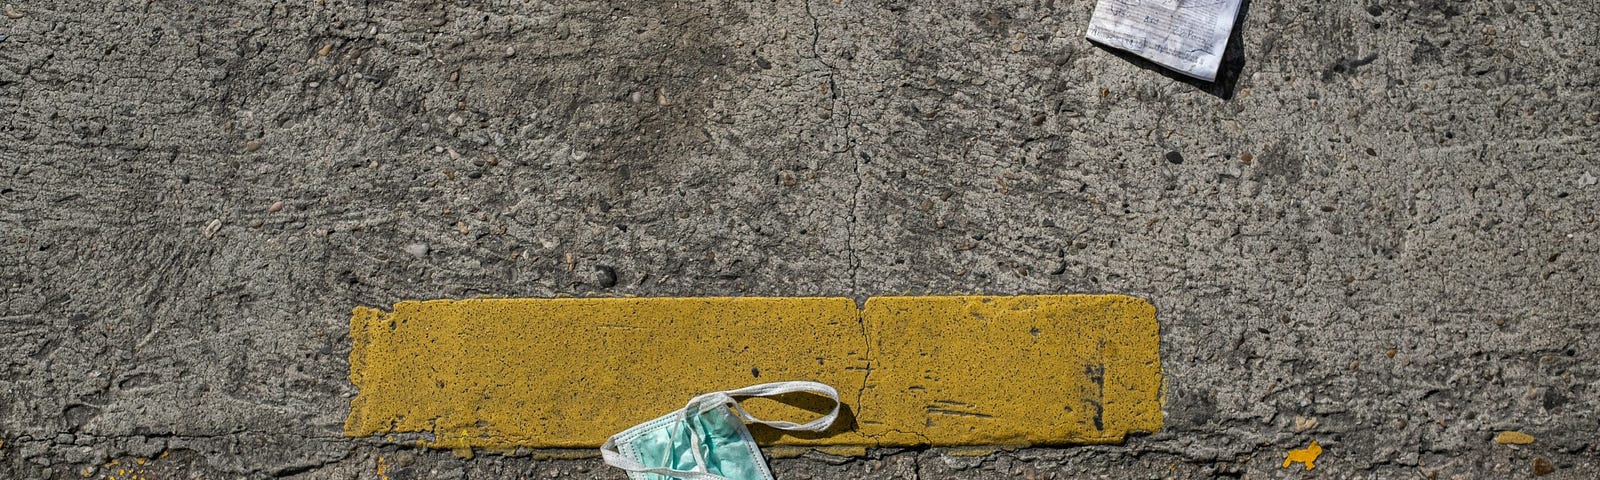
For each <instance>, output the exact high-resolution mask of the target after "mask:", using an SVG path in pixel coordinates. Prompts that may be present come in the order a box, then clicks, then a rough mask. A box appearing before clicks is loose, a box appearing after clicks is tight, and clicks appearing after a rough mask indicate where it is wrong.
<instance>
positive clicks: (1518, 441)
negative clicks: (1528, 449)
mask: <svg viewBox="0 0 1600 480" xmlns="http://www.w3.org/2000/svg"><path fill="white" fill-rule="evenodd" d="M1494 443H1498V444H1501V445H1527V444H1530V443H1533V435H1528V434H1526V433H1522V432H1519V431H1516V430H1507V431H1504V432H1500V434H1499V435H1495V436H1494Z"/></svg>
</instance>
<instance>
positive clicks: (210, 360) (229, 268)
mask: <svg viewBox="0 0 1600 480" xmlns="http://www.w3.org/2000/svg"><path fill="white" fill-rule="evenodd" d="M1091 9H1092V4H1091V3H1089V2H1076V3H1066V2H1056V1H1052V0H1037V1H1035V0H1029V1H1020V2H1006V3H972V2H953V1H934V2H908V1H902V0H879V1H856V0H843V1H840V2H833V1H829V0H813V1H810V2H804V3H759V2H748V3H747V2H732V1H709V2H696V3H663V2H567V1H561V2H551V3H519V4H516V5H490V4H483V3H474V2H454V3H445V2H429V1H406V2H382V3H359V2H357V3H351V2H344V1H340V0H329V1H326V2H320V1H319V2H302V3H292V2H260V1H249V0H247V1H242V2H214V1H200V2H187V3H173V2H85V1H76V0H46V1H37V2H13V3H12V4H10V5H8V6H7V7H6V9H5V15H4V16H3V18H0V35H4V38H3V39H0V338H3V339H4V341H0V384H3V386H4V388H0V442H3V443H0V472H4V473H6V474H7V475H6V476H7V477H9V478H30V479H31V478H68V477H71V478H83V476H84V472H86V471H87V472H89V473H88V476H90V477H95V478H101V477H109V476H117V477H118V478H122V477H123V476H127V475H126V474H121V475H119V474H118V471H119V469H120V470H130V469H135V470H140V471H143V472H146V473H147V475H145V476H148V477H151V478H168V477H173V478H217V477H227V478H262V477H272V476H281V477H290V478H305V479H311V478H380V471H381V476H386V477H389V478H503V477H539V478H621V477H620V476H619V475H617V474H616V473H615V472H613V471H610V470H607V469H605V468H603V467H602V466H601V465H600V464H599V462H598V461H597V460H594V459H562V458H557V457H561V454H560V452H554V453H552V452H527V453H526V454H518V455H511V456H498V455H480V456H477V457H475V458H471V459H461V458H457V457H455V456H454V455H452V454H451V453H450V452H438V451H429V450H419V449H414V448H407V447H401V446H397V445H394V444H391V443H388V442H385V441H384V440H383V439H345V438H342V437H340V435H339V431H340V424H341V422H342V419H343V417H344V415H345V414H346V412H347V409H348V402H349V398H350V396H351V395H352V394H353V393H354V392H353V391H352V387H351V386H350V385H349V383H348V382H347V381H346V375H347V374H348V371H347V369H348V365H347V364H346V363H345V355H346V354H347V353H348V351H349V348H350V347H349V344H348V342H347V340H346V334H347V333H348V332H347V331H346V330H347V324H346V323H345V322H346V320H347V319H348V312H349V309H350V308H351V307H352V306H355V305H387V304H391V303H394V302H395V301H398V300H405V299H426V298H459V297H470V296H476V295H507V296H551V295H556V294H580V295H582V294H606V295H651V296H666V295H684V296H688V295H713V294H714V295H843V296H851V297H855V298H865V297H868V296H875V295H892V294H951V293H976V292H987V293H995V294H1025V293H1071V292H1091V293H1092V292H1111V293H1125V294H1130V295H1135V296H1139V297H1142V298H1147V299H1149V300H1150V301H1151V302H1152V303H1154V304H1155V305H1156V306H1157V308H1158V309H1159V312H1160V313H1159V318H1160V320H1161V322H1162V326H1163V331H1162V334H1163V339H1162V342H1163V343H1162V354H1163V361H1164V363H1163V367H1164V369H1165V371H1166V375H1167V380H1168V397H1167V407H1166V408H1167V419H1168V422H1167V426H1166V428H1165V429H1164V430H1163V431H1162V432H1160V433H1157V434H1154V435H1150V436H1147V437H1141V438H1135V439H1131V440H1129V441H1128V442H1126V444H1124V445H1120V446H1093V447H1083V448H1066V449H1024V450H1017V451H999V452H990V453H987V454H984V452H951V451H945V450H889V449H882V450H873V451H871V452H869V454H868V456H867V457H866V458H859V459H853V458H837V457H830V456H826V455H820V454H807V455H803V456H800V457H797V458H782V459H777V460H774V467H775V470H776V472H777V474H778V475H779V477H780V478H784V479H807V478H810V479H843V478H951V477H959V478H1019V477H1020V478H1033V479H1044V478H1077V477H1087V476H1095V477H1107V478H1161V477H1170V478H1205V477H1217V476H1224V477H1250V478H1265V477H1274V478H1276V477H1282V476H1315V477H1318V478H1374V477H1375V478H1394V477H1422V478H1484V477H1494V478H1504V477H1527V476H1531V475H1533V470H1532V466H1533V465H1534V464H1535V463H1536V459H1539V458H1542V459H1545V460H1547V461H1548V462H1549V464H1550V465H1551V466H1552V467H1553V468H1554V471H1553V472H1552V473H1550V474H1549V475H1548V476H1546V477H1543V478H1593V477H1594V476H1595V475H1596V473H1595V472H1596V469H1597V467H1600V465H1597V463H1600V462H1597V460H1596V458H1600V455H1597V451H1596V448H1597V443H1600V439H1597V438H1596V433H1595V432H1596V431H1600V423H1597V422H1600V419H1597V418H1596V415H1595V411H1596V407H1597V406H1600V398H1597V395H1600V385H1596V382H1597V381H1600V370H1597V367H1596V365H1600V362H1597V360H1600V358H1597V351H1596V344H1595V341H1594V338H1595V336H1596V333H1600V332H1597V329H1600V326H1597V323H1596V322H1595V321H1594V320H1593V318H1592V317H1593V312H1595V311H1596V310H1597V307H1600V304H1597V300H1596V299H1600V295H1597V293H1600V288H1597V281H1596V278H1597V275H1596V274H1597V271H1596V264H1597V262H1595V261H1594V260H1595V258H1597V253H1600V252H1597V250H1600V246H1597V243H1596V242H1597V239H1596V233H1595V232H1596V220H1595V215H1596V211H1595V210H1596V205H1597V203H1600V186H1597V185H1595V182H1594V181H1593V180H1592V179H1593V178H1594V176H1596V175H1600V161H1597V160H1596V152H1597V149H1600V145H1597V139H1596V137H1597V135H1596V133H1595V132H1596V131H1597V127H1600V105H1597V98H1596V93H1595V92H1596V91H1597V86H1600V85H1597V81H1600V67H1596V64H1595V62H1594V61H1593V58H1594V57H1595V56H1596V55H1600V44H1597V40H1596V39H1600V27H1597V25H1600V18H1597V17H1596V15H1597V14H1596V12H1597V11H1600V9H1596V8H1595V5H1594V4H1593V2H1588V1H1580V2H1565V3H1562V2H1554V3H1552V2H1544V3H1527V2H1511V1H1491V2H1471V3H1469V2H1457V1H1449V0H1401V1H1369V2H1364V3H1351V4H1344V3H1332V4H1265V3H1258V4H1253V5H1250V6H1249V8H1247V9H1246V11H1245V13H1244V14H1242V18H1241V19H1240V22H1239V26H1238V27H1237V31H1236V35H1235V37H1236V38H1235V40H1236V44H1235V50H1234V51H1235V53H1234V54H1230V55H1228V58H1229V62H1230V65H1229V67H1228V68H1224V74H1223V75H1222V77H1221V78H1220V79H1219V82H1218V83H1217V84H1215V85H1207V84H1198V83H1193V82H1190V81H1187V80H1183V79H1180V78H1175V77H1174V76H1173V75H1171V74H1169V73H1166V72H1163V71H1161V70H1159V69H1154V68H1152V67H1150V66H1149V65H1148V64H1145V63H1142V62H1139V61H1137V60H1135V59H1130V58H1127V57H1125V56H1119V55H1116V54H1114V53H1111V52H1107V51H1105V50H1103V49H1100V48H1098V47H1095V46H1093V45H1091V44H1089V43H1087V42H1085V41H1084V40H1083V39H1082V32H1083V28H1084V26H1085V25H1086V22H1087V19H1088V16H1089V13H1090V11H1091ZM279 202H282V203H281V207H276V208H275V207H273V205H276V204H279ZM415 245H421V246H422V248H412V247H413V246H415ZM600 266H606V267H607V268H609V269H610V271H611V273H612V274H611V275H605V274H604V272H606V269H603V268H599V267H600ZM1313 420H1314V422H1313ZM1307 425H1309V426H1307ZM1505 430H1518V431H1522V432H1526V433H1529V434H1531V435H1533V436H1534V437H1535V441H1534V443H1532V444H1529V445H1526V446H1514V445H1500V444H1497V443H1495V442H1494V441H1493V438H1494V436H1495V435H1496V434H1497V433H1499V432H1501V431H1505ZM1312 440H1316V441H1318V442H1319V443H1320V445H1321V446H1322V447H1323V449H1324V452H1323V454H1322V456H1321V457H1320V458H1319V459H1318V460H1317V468H1316V470H1314V471H1312V472H1310V473H1309V474H1306V473H1302V472H1301V471H1292V472H1291V471H1290V470H1284V469H1282V468H1281V467H1280V463H1281V462H1282V460H1283V459H1284V456H1285V454H1286V452H1287V451H1288V450H1289V449H1293V448H1302V447H1305V446H1306V445H1307V444H1308V443H1309V442H1310V441H1312ZM163 454H165V456H162V455H163ZM966 454H971V455H972V456H963V455H966ZM152 457H156V458H152ZM139 459H145V460H146V462H145V463H144V464H139V463H138V462H137V460H139ZM111 462H117V463H116V464H115V465H112V464H111ZM1295 468H1299V467H1298V466H1296V467H1295Z"/></svg>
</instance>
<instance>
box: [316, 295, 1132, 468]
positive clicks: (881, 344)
mask: <svg viewBox="0 0 1600 480" xmlns="http://www.w3.org/2000/svg"><path fill="white" fill-rule="evenodd" d="M350 335H351V339H352V342H353V348H352V350H351V353H350V379H351V381H352V382H353V383H355V385H356V386H357V387H358V388H360V394H359V395H358V396H357V397H356V398H355V400H354V401H353V402H352V404H351V411H350V416H349V418H348V419H347V421H346V423H345V434H346V435H349V436H366V435H373V434H384V433H404V432H422V433H430V434H432V435H433V437H434V440H433V441H432V442H428V443H427V444H428V445H430V446H434V447H440V448H457V449H459V448H467V447H481V448H490V449H505V448H512V447H532V448H567V447H582V448H591V447H596V446H599V445H600V443H602V442H604V441H605V439H606V438H607V437H609V436H610V435H611V434H613V433H616V432H620V431H622V430H624V429H626V428H628V427H630V426H633V425H635V424H638V423H640V422H643V421H645V420H649V419H651V418H654V417H656V416H659V415H661V414H664V413H666V412H668V411H671V410H674V409H677V408H681V407H682V404H683V402H684V401H686V400H687V399H688V398H690V397H692V396H694V395H695V394H698V393H703V392H706V391H712V390H727V389H733V388H737V387H742V386H745V385H750V384H755V383H762V382H773V381H783V380H814V381H819V382H823V383H827V384H829V385H833V386H835V387H836V388H838V389H839V390H840V392H841V394H842V395H843V397H844V400H845V404H846V407H847V410H846V411H847V413H848V414H849V415H847V416H846V418H845V419H844V421H841V422H839V424H838V426H837V427H836V428H835V429H834V430H833V431H830V432H827V433H826V434H823V435H806V436H802V437H796V436H792V435H787V434H783V433H780V432H775V431H771V430H768V429H764V428H760V427H752V429H751V430H752V433H753V434H755V435H756V437H757V440H758V441H759V442H760V443H762V444H765V445H790V446H828V447H873V446H918V445H934V446H960V445H1008V446H1009V445H1048V444H1064V443H1100V442H1115V441H1120V440H1121V439H1122V438H1123V436H1124V435H1126V434H1128V433H1132V432H1150V431H1155V430H1158V429H1160V427H1161V421H1162V418H1161V390H1162V387H1161V385H1162V384H1161V366H1160V359H1159V353H1158V352H1159V338H1158V332H1157V324H1156V320H1155V309H1154V307H1152V306H1151V305H1150V304H1149V303H1147V302H1145V301H1143V300H1140V299H1137V298H1132V297H1127V296H1121V295H1064V296H1022V297H880V298H872V299H869V300H868V301H867V304H866V308H865V309H864V310H857V308H856V305H855V303H854V302H853V301H852V300H851V299H848V298H585V299H579V298H567V299H482V300H461V301H452V300H437V301H426V302H402V303H399V304H396V305H395V307H394V312H393V313H386V312H383V311H380V310H377V309H371V308H364V307H363V308H357V309H356V310H355V313H354V315H353V316H352V317H351V321H350ZM747 406H748V407H749V408H751V410H752V411H753V413H755V414H757V415H758V416H769V417H777V418H788V419H800V418H804V417H806V416H807V415H809V414H808V413H806V412H804V411H803V410H804V409H805V408H811V409H817V408H820V407H819V406H817V405H803V404H802V405H800V407H798V408H797V407H794V406H789V405H785V404H783V403H779V402H773V401H764V400H752V401H750V402H747Z"/></svg>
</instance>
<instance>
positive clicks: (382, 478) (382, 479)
mask: <svg viewBox="0 0 1600 480" xmlns="http://www.w3.org/2000/svg"><path fill="white" fill-rule="evenodd" d="M387 471H389V463H388V462H385V461H384V460H383V457H378V480H389V475H387V474H385V473H384V472H387Z"/></svg>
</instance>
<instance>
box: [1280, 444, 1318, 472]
mask: <svg viewBox="0 0 1600 480" xmlns="http://www.w3.org/2000/svg"><path fill="white" fill-rule="evenodd" d="M1321 455H1322V445H1320V444H1318V443H1317V441H1316V440H1312V441H1311V446H1309V447H1306V448H1297V449H1294V450H1290V451H1289V457H1288V458H1285V459H1283V468H1289V466H1290V465H1294V464H1295V462H1300V463H1304V464H1305V465H1306V470H1310V469H1313V468H1317V464H1316V461H1317V457H1319V456H1321Z"/></svg>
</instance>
